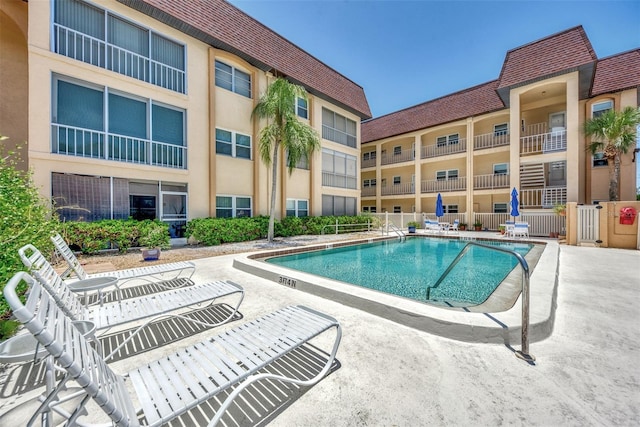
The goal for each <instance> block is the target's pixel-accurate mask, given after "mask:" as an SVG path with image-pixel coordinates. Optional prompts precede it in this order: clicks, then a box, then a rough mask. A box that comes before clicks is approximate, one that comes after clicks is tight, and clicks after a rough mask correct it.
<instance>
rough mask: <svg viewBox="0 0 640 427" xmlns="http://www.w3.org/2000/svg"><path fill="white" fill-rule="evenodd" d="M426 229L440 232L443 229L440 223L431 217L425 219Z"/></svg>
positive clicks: (428, 231) (431, 231)
mask: <svg viewBox="0 0 640 427" xmlns="http://www.w3.org/2000/svg"><path fill="white" fill-rule="evenodd" d="M424 229H425V231H426V232H427V233H440V232H441V231H442V227H440V223H439V222H438V221H435V220H431V219H425V220H424Z"/></svg>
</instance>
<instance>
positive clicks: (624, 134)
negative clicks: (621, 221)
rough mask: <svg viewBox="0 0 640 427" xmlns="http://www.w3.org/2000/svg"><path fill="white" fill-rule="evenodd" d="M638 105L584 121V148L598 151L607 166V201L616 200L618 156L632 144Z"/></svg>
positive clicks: (638, 119) (639, 111) (639, 118)
mask: <svg viewBox="0 0 640 427" xmlns="http://www.w3.org/2000/svg"><path fill="white" fill-rule="evenodd" d="M638 125H640V108H633V107H626V108H625V109H624V110H622V111H615V110H608V111H606V112H605V113H603V114H601V115H600V116H598V117H594V118H592V119H590V120H587V121H586V122H585V123H584V128H583V130H584V133H585V135H586V136H590V137H591V143H590V144H589V146H588V149H589V150H591V153H592V154H595V153H597V152H600V151H602V152H603V154H604V158H605V159H607V164H608V166H609V201H618V199H619V195H618V182H619V181H620V157H621V156H622V154H626V153H627V152H628V151H629V149H630V148H633V147H635V144H636V132H637V127H638Z"/></svg>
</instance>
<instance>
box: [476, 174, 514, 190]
mask: <svg viewBox="0 0 640 427" xmlns="http://www.w3.org/2000/svg"><path fill="white" fill-rule="evenodd" d="M507 187H509V175H508V174H490V175H475V176H474V177H473V188H474V189H476V190H483V189H492V188H507Z"/></svg>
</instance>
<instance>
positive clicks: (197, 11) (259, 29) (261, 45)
mask: <svg viewBox="0 0 640 427" xmlns="http://www.w3.org/2000/svg"><path fill="white" fill-rule="evenodd" d="M118 1H119V2H120V3H123V4H125V5H127V6H129V7H131V8H133V9H136V10H138V11H140V12H142V13H144V14H146V15H149V16H151V17H152V18H154V19H157V20H158V21H160V22H163V23H165V24H167V25H169V26H171V27H174V28H176V29H178V30H179V31H182V32H183V33H185V34H188V35H190V36H192V37H194V38H196V39H198V40H201V41H202V42H204V43H207V44H209V45H211V46H214V47H217V48H219V49H223V50H226V51H229V52H232V53H234V54H236V55H238V56H239V57H241V58H243V59H245V60H246V61H247V62H249V63H250V64H252V65H254V66H256V67H258V68H260V69H263V70H265V71H268V70H275V71H277V72H279V73H282V74H284V75H285V76H287V78H288V79H289V80H291V81H293V82H294V83H298V84H301V85H303V86H304V87H305V88H307V90H308V91H309V93H312V94H314V95H315V96H318V97H320V98H324V99H327V100H329V101H331V102H332V103H334V104H336V105H339V106H341V107H343V108H345V109H346V110H348V111H351V112H352V113H354V114H356V115H358V116H359V117H361V118H369V117H371V110H370V108H369V103H368V102H367V98H366V96H365V94H364V89H363V88H362V87H360V86H359V85H357V84H355V83H354V82H352V81H351V80H349V79H348V78H346V77H344V76H343V75H342V74H340V73H338V72H337V71H335V70H334V69H332V68H330V67H329V66H327V65H326V64H324V63H322V62H321V61H319V60H318V59H316V58H314V57H313V56H311V55H309V54H308V53H307V52H305V51H304V50H302V49H300V48H299V47H297V46H296V45H294V44H293V43H291V42H289V41H288V40H286V39H285V38H284V37H282V36H280V35H278V34H277V33H275V32H274V31H272V30H271V29H269V28H267V27H266V26H264V25H262V24H261V23H260V22H258V21H256V20H255V19H253V18H251V17H250V16H249V15H247V14H245V13H244V12H242V11H241V10H239V9H238V8H236V7H235V6H233V5H231V4H229V3H227V2H226V1H224V0H118Z"/></svg>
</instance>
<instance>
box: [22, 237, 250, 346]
mask: <svg viewBox="0 0 640 427" xmlns="http://www.w3.org/2000/svg"><path fill="white" fill-rule="evenodd" d="M18 254H19V255H20V259H21V260H22V263H23V264H24V265H25V266H26V267H27V268H28V269H29V271H30V273H31V275H32V276H34V277H35V278H36V279H37V281H38V282H40V285H42V287H44V288H45V289H46V290H47V292H49V293H50V294H51V297H52V298H53V300H54V301H55V302H56V304H57V305H58V306H59V307H60V309H61V310H62V311H63V312H64V313H65V314H66V315H67V316H69V317H70V318H71V319H73V320H76V321H82V320H88V321H91V322H93V323H94V324H95V327H96V329H97V330H98V331H100V330H105V329H109V328H112V327H114V326H119V325H122V324H124V323H129V322H133V321H137V320H142V319H148V320H147V322H145V323H144V324H143V325H141V326H139V327H138V328H137V329H136V330H134V331H133V332H131V334H130V335H129V336H128V337H127V338H126V339H125V340H124V341H123V342H122V343H120V344H119V345H118V346H117V347H116V348H115V349H113V350H112V351H111V353H109V355H107V356H106V357H105V359H109V358H110V357H111V356H113V355H114V354H116V353H117V352H118V351H119V350H120V348H122V347H123V346H124V345H125V344H126V343H127V342H129V341H130V340H131V339H132V338H133V337H134V336H135V335H137V334H138V333H139V332H140V331H141V330H142V329H143V328H145V327H146V326H148V325H149V324H150V323H151V322H154V321H156V320H158V319H161V318H163V317H176V318H181V319H184V320H187V321H189V322H192V323H196V324H199V325H202V326H207V327H210V326H218V325H222V324H224V323H226V322H228V321H229V320H231V319H232V318H233V317H234V316H235V314H236V312H237V311H238V307H240V304H241V303H242V300H243V298H244V289H243V288H242V287H241V286H240V285H238V284H236V283H233V282H230V281H214V282H208V283H199V284H194V285H192V286H188V287H184V288H178V289H173V290H169V291H163V292H157V293H155V294H150V295H144V296H141V297H136V298H129V299H126V300H122V301H120V302H114V303H106V304H104V305H99V306H92V307H86V306H85V305H83V304H82V302H81V301H80V299H78V297H77V296H76V295H75V293H74V292H73V291H72V290H71V289H69V287H68V286H67V284H66V283H65V282H64V280H62V278H61V277H60V275H58V273H57V272H56V271H55V270H54V268H53V267H52V266H51V264H49V261H47V259H46V258H45V257H44V256H43V255H42V253H40V251H39V250H38V249H37V248H36V247H34V246H33V245H25V246H23V247H22V248H20V249H19V250H18ZM233 294H239V296H240V298H239V301H238V303H237V304H236V306H235V307H234V308H233V310H232V312H231V314H229V316H228V317H227V318H225V319H223V320H222V321H220V322H217V323H207V322H203V321H200V320H196V319H194V318H191V317H187V316H183V315H180V314H176V313H172V312H174V311H176V310H179V309H184V308H195V307H199V306H203V305H213V303H214V301H216V300H217V299H218V298H221V297H226V296H230V295H233Z"/></svg>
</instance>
